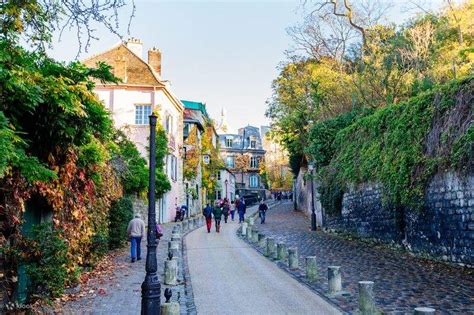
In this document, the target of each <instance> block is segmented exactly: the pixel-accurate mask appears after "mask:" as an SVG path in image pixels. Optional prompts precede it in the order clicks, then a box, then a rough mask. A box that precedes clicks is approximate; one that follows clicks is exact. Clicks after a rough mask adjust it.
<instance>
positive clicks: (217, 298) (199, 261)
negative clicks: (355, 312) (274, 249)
mask: <svg viewBox="0 0 474 315" xmlns="http://www.w3.org/2000/svg"><path fill="white" fill-rule="evenodd" d="M213 228H214V226H213ZM237 229H238V224H237V223H227V224H222V228H221V233H220V234H217V233H216V232H215V231H214V230H213V231H212V232H211V233H210V234H208V233H207V231H206V229H205V228H204V227H203V228H200V229H197V230H196V231H194V232H192V233H190V234H188V236H187V237H186V238H185V242H186V246H187V255H188V263H189V264H188V265H189V272H190V276H191V283H192V286H193V292H194V302H195V304H196V308H197V312H198V314H339V311H338V310H337V309H335V308H334V307H332V306H331V305H330V304H329V303H328V302H326V301H325V300H323V299H322V298H321V297H320V296H318V295H317V294H315V293H313V292H312V291H311V290H309V289H308V288H307V287H305V286H304V285H302V284H300V283H299V282H298V281H296V280H295V279H293V278H291V277H290V276H289V275H288V274H287V273H285V272H284V271H282V270H281V269H279V268H278V267H277V266H276V265H275V264H274V263H272V262H270V261H269V260H268V259H266V258H264V257H262V256H261V255H260V254H259V253H257V252H256V251H255V250H254V249H252V248H251V247H250V246H248V245H247V244H246V243H245V242H243V241H242V240H240V239H239V238H238V237H237V236H236V230H237Z"/></svg>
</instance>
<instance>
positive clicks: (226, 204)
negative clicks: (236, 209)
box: [222, 198, 230, 223]
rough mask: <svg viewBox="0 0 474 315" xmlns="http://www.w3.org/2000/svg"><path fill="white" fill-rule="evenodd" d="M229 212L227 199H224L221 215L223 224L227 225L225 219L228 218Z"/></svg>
mask: <svg viewBox="0 0 474 315" xmlns="http://www.w3.org/2000/svg"><path fill="white" fill-rule="evenodd" d="M229 211H230V206H229V200H227V198H224V201H223V203H222V214H223V215H224V223H227V219H228V218H229Z"/></svg>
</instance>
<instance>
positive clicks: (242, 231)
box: [240, 222, 248, 236]
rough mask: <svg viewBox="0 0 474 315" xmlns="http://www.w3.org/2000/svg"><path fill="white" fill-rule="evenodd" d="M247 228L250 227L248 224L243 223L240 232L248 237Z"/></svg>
mask: <svg viewBox="0 0 474 315" xmlns="http://www.w3.org/2000/svg"><path fill="white" fill-rule="evenodd" d="M247 226H248V224H247V222H243V223H242V226H241V231H240V232H241V233H242V236H245V235H247Z"/></svg>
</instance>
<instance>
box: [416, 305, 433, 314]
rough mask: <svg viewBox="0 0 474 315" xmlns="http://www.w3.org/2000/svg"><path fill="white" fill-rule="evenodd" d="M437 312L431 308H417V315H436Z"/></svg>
mask: <svg viewBox="0 0 474 315" xmlns="http://www.w3.org/2000/svg"><path fill="white" fill-rule="evenodd" d="M435 313H436V310H435V309H434V308H431V307H417V308H415V315H434V314H435Z"/></svg>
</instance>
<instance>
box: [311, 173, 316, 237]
mask: <svg viewBox="0 0 474 315" xmlns="http://www.w3.org/2000/svg"><path fill="white" fill-rule="evenodd" d="M313 186H314V180H313V170H311V231H316V213H314V187H313Z"/></svg>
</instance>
